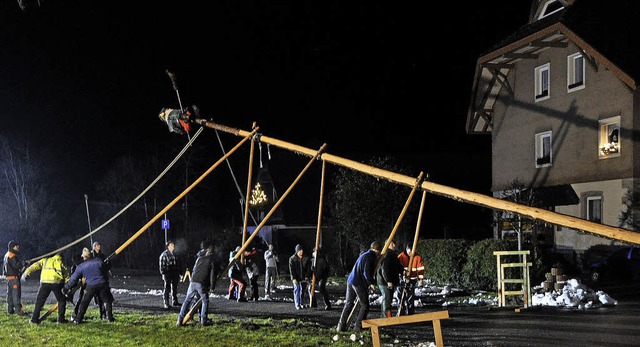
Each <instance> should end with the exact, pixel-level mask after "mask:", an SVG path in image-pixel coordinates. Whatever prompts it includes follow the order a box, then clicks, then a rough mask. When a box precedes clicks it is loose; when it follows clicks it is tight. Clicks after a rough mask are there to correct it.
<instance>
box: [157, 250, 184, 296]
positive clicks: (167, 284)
mask: <svg viewBox="0 0 640 347" xmlns="http://www.w3.org/2000/svg"><path fill="white" fill-rule="evenodd" d="M175 246H176V245H175V243H174V242H173V241H167V244H166V249H165V250H164V252H162V253H161V254H160V258H159V259H158V263H159V266H158V267H159V268H160V274H161V275H162V280H163V281H164V287H163V290H164V291H163V300H164V308H169V307H171V306H172V305H173V306H178V305H180V303H179V302H178V282H179V281H180V269H179V267H178V259H177V258H176V256H175V254H173V250H174V249H175ZM169 297H171V298H172V301H171V302H170V301H169Z"/></svg>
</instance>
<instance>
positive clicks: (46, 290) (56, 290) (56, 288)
mask: <svg viewBox="0 0 640 347" xmlns="http://www.w3.org/2000/svg"><path fill="white" fill-rule="evenodd" d="M63 286H64V284H62V283H40V288H38V295H37V296H36V305H35V307H34V308H33V314H32V315H31V321H32V322H39V319H40V311H41V310H42V307H44V303H45V302H46V301H47V298H48V297H49V294H51V292H53V295H54V296H55V297H56V300H57V301H58V321H61V320H64V314H65V311H66V308H67V299H66V298H65V297H64V294H62V287H63Z"/></svg>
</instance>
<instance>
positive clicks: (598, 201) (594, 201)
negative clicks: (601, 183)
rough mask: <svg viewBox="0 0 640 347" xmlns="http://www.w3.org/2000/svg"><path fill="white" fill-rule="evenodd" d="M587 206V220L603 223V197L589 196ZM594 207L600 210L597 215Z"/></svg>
mask: <svg viewBox="0 0 640 347" xmlns="http://www.w3.org/2000/svg"><path fill="white" fill-rule="evenodd" d="M586 204H587V206H586V212H587V215H586V219H587V220H588V221H591V222H596V223H602V196H601V195H594V196H588V197H587V199H586ZM594 207H597V209H598V210H597V211H596V212H595V213H594V211H593V209H594ZM597 217H599V218H597Z"/></svg>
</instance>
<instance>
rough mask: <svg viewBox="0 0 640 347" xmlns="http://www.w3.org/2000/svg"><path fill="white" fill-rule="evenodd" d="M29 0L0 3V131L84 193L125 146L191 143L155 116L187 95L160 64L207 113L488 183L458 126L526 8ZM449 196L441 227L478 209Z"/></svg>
mask: <svg viewBox="0 0 640 347" xmlns="http://www.w3.org/2000/svg"><path fill="white" fill-rule="evenodd" d="M24 3H25V5H26V6H27V8H26V9H25V10H21V9H20V8H19V6H18V3H17V2H16V1H11V0H7V1H3V2H2V4H0V28H2V29H1V30H0V40H1V41H0V91H1V93H0V105H2V106H1V107H0V118H1V119H2V120H3V125H2V127H0V133H1V134H5V135H9V134H10V135H18V136H20V137H22V138H24V139H28V140H29V141H30V143H31V144H32V145H33V146H34V147H35V148H36V149H43V150H44V149H46V150H48V151H50V152H51V153H52V155H55V156H59V158H57V160H58V161H59V162H60V163H61V166H60V170H68V177H69V178H70V179H72V180H73V182H74V184H73V187H74V189H76V190H77V191H75V192H70V195H74V196H76V194H77V195H78V196H79V198H80V199H82V193H81V192H88V191H91V190H92V189H93V188H94V185H95V181H96V180H99V179H100V178H101V176H102V175H104V171H105V170H106V169H107V168H109V167H110V166H111V165H112V163H113V160H114V159H115V158H117V157H118V156H121V155H123V154H126V153H139V152H141V151H145V150H148V149H149V148H151V147H153V146H157V145H158V144H164V145H166V144H167V143H174V142H175V143H176V145H177V146H179V147H181V146H182V145H183V144H184V141H186V139H185V140H182V139H180V141H182V142H179V141H175V138H176V136H178V135H176V134H172V133H169V132H168V131H167V128H166V126H165V125H164V124H162V123H161V122H160V121H159V120H158V113H159V111H160V109H161V108H163V107H174V108H178V106H179V105H178V100H177V97H176V92H175V91H174V90H173V88H172V86H171V83H170V80H169V78H168V76H167V75H166V73H165V70H167V69H169V70H170V71H172V72H173V73H174V74H175V75H176V79H177V84H178V88H179V92H180V97H181V100H182V102H183V106H187V105H191V104H196V105H198V106H199V108H200V109H201V112H202V114H203V116H204V118H207V119H212V120H214V121H216V122H218V123H220V124H224V125H228V126H231V127H236V128H240V129H244V130H250V128H251V124H252V123H253V122H257V125H258V126H260V132H261V133H263V134H264V135H267V136H270V137H274V138H278V139H281V140H284V141H287V142H292V143H296V144H299V145H302V146H305V147H309V148H319V147H320V146H321V145H322V144H323V143H326V144H327V146H328V147H327V152H329V153H332V154H335V155H339V156H342V157H345V158H348V159H353V160H366V159H367V158H370V157H371V156H384V155H390V156H392V157H394V158H396V159H397V160H399V161H401V162H402V163H403V164H404V165H407V166H409V167H411V168H412V169H413V171H414V172H415V176H417V175H418V173H419V172H420V171H424V172H425V173H428V174H429V175H430V177H431V180H432V181H434V182H437V183H441V184H445V185H449V186H452V187H455V188H460V189H465V190H470V191H475V192H480V193H484V194H489V193H490V192H489V189H490V169H491V166H490V158H491V157H490V146H489V141H490V139H489V137H488V136H471V135H467V134H465V132H464V125H465V121H466V113H467V107H468V104H469V98H470V90H471V86H472V79H473V75H474V69H475V62H476V60H477V58H478V57H479V56H480V55H481V54H482V53H483V52H486V51H487V49H488V48H490V47H491V45H493V44H495V43H496V42H498V41H499V40H500V39H502V38H504V37H505V36H507V35H508V34H510V33H511V32H513V31H515V30H516V29H517V28H518V27H520V26H522V25H525V24H526V21H527V17H528V11H529V2H528V1H511V0H500V1H488V2H480V1H475V2H471V3H470V4H463V3H460V2H439V3H438V4H437V6H435V5H434V6H432V4H433V3H429V2H425V1H409V2H399V3H398V2H380V1H368V2H363V3H361V4H360V3H358V4H356V2H353V1H278V2H275V1H271V2H265V1H167V2H153V3H149V4H142V3H143V2H141V1H80V0H67V1H64V0H41V5H40V6H38V5H37V1H29V0H25V1H24ZM145 3H146V2H145ZM205 131H206V129H205ZM238 140H239V138H236V139H232V141H238ZM229 146H230V145H229ZM219 153H220V152H219V148H217V149H216V151H215V152H214V154H215V156H219ZM304 163H306V159H305V161H304V162H302V163H300V164H299V165H300V168H302V166H304ZM272 171H273V172H272V175H277V171H278V168H273V170H272ZM241 185H242V186H244V184H241ZM285 188H286V187H282V188H281V190H284V189H285ZM445 200H447V199H443V200H435V201H438V202H437V203H436V202H434V203H433V208H432V209H431V210H430V211H432V213H433V215H429V214H427V217H425V218H426V219H427V220H433V222H434V224H433V227H434V228H436V229H442V227H443V225H445V224H447V223H449V222H450V220H451V217H452V216H453V215H456V214H457V215H459V214H460V213H471V215H472V214H473V213H476V212H478V211H479V210H480V208H479V207H472V208H468V207H464V208H463V209H462V210H461V211H462V212H460V211H458V212H456V211H453V212H452V211H451V210H452V209H454V210H455V209H456V208H461V205H462V204H461V203H458V202H452V201H445ZM443 211H444V213H443ZM438 218H440V219H442V220H439V219H438ZM457 219H460V218H457ZM447 220H449V222H447ZM311 222H315V221H313V220H312V221H311ZM434 232H435V231H434Z"/></svg>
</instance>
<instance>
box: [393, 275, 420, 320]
mask: <svg viewBox="0 0 640 347" xmlns="http://www.w3.org/2000/svg"><path fill="white" fill-rule="evenodd" d="M416 283H417V281H416V280H410V281H409V282H403V283H401V284H400V286H399V287H398V290H399V292H398V299H399V300H401V301H399V303H398V304H399V305H402V310H400V311H399V313H400V315H401V316H403V315H410V314H414V313H415V312H416V308H415V303H414V300H415V297H414V295H415V290H416Z"/></svg>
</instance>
